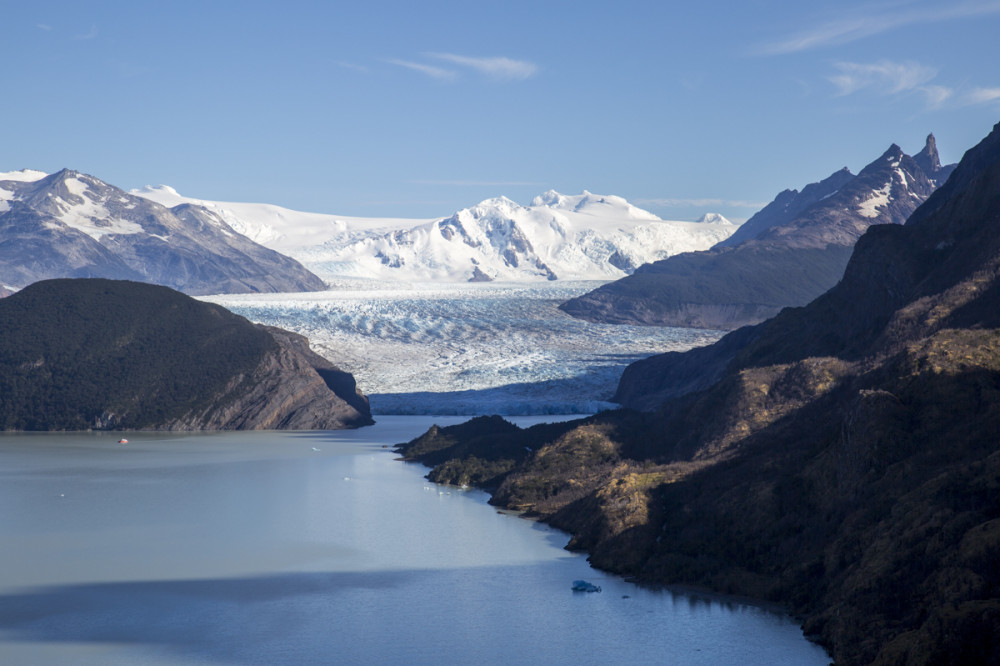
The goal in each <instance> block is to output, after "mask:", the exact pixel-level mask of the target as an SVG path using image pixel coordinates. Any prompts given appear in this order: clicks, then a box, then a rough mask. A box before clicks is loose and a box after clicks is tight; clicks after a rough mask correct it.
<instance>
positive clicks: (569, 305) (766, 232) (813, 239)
mask: <svg viewBox="0 0 1000 666" xmlns="http://www.w3.org/2000/svg"><path fill="white" fill-rule="evenodd" d="M921 155H923V157H921V161H920V162H921V163H923V164H925V165H934V164H937V163H938V159H937V150H936V143H935V142H934V139H933V135H930V136H929V137H928V140H927V143H926V145H925V147H924V150H923V151H922V152H921ZM951 168H952V167H947V168H940V167H937V168H936V169H935V170H934V172H933V173H932V174H927V173H925V172H924V171H923V168H922V167H921V166H920V163H918V161H917V160H915V159H914V158H912V157H910V156H908V155H906V154H905V153H903V151H902V149H900V148H899V146H897V145H896V144H892V145H891V146H890V147H889V148H888V149H887V150H886V151H885V152H883V153H882V155H881V156H879V157H878V158H876V159H875V160H874V161H872V162H871V163H869V164H868V165H867V166H865V168H864V169H862V170H861V171H860V172H859V173H858V174H857V175H856V176H852V175H851V174H850V172H849V171H846V170H845V169H841V170H840V171H836V172H834V173H833V174H832V175H831V176H829V177H828V178H826V179H824V180H823V181H820V182H818V183H813V184H811V185H808V186H806V187H805V188H803V191H802V193H798V192H796V191H794V190H785V191H784V192H782V193H780V194H779V195H778V196H777V197H776V198H775V200H774V201H772V202H771V204H768V206H766V207H765V208H764V209H762V210H761V211H760V212H758V214H756V215H754V216H753V217H752V218H751V219H750V220H748V221H747V222H746V223H745V224H744V225H743V227H742V228H741V230H739V231H737V232H736V233H734V234H733V237H731V238H733V240H731V241H730V240H728V239H727V241H722V242H721V243H719V244H718V245H716V246H715V247H713V248H712V249H710V250H708V251H706V252H699V253H691V254H680V255H675V256H673V257H669V258H667V259H664V260H661V261H658V262H654V263H652V264H648V265H644V266H642V267H640V268H639V269H637V270H636V271H635V273H633V274H632V275H631V276H628V277H626V278H622V279H620V280H618V281H616V282H613V283H609V284H606V285H603V286H601V287H599V288H598V289H596V290H594V291H592V292H590V293H588V294H585V295H583V296H580V297H578V298H575V299H572V300H570V301H568V302H566V303H564V304H563V305H561V306H560V307H561V308H562V309H563V310H564V311H565V312H567V313H569V314H571V315H573V316H576V317H580V318H583V319H587V320H590V321H595V322H603V323H619V324H622V323H624V324H645V325H658V326H688V327H696V328H714V329H735V328H739V327H740V326H744V325H747V324H754V323H757V322H760V321H763V320H764V319H766V318H768V317H770V316H773V315H775V314H777V313H778V312H779V311H780V310H781V309H782V308H783V307H788V306H798V305H804V304H806V303H808V302H809V301H811V300H812V299H813V298H815V297H816V296H819V295H820V294H822V293H823V292H824V291H826V290H827V289H829V288H830V287H832V286H833V285H834V284H836V282H837V280H838V279H840V276H841V275H842V274H843V270H844V268H845V266H846V265H847V260H848V258H849V257H850V253H851V248H852V247H853V245H854V242H855V241H856V240H857V238H858V237H860V235H861V234H862V233H863V232H864V231H865V230H866V229H867V228H868V227H869V226H872V225H874V224H902V223H903V222H904V221H905V220H906V218H907V217H908V216H909V215H910V213H912V212H913V211H914V210H915V209H916V207H917V206H918V205H919V204H920V203H921V202H922V201H924V200H925V199H926V198H927V197H928V196H929V195H930V193H931V192H933V190H934V189H935V187H936V186H937V181H936V180H935V179H936V178H938V177H939V176H942V175H944V174H946V173H950V169H951ZM734 237H735V238H734Z"/></svg>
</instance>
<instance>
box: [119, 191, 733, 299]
mask: <svg viewBox="0 0 1000 666" xmlns="http://www.w3.org/2000/svg"><path fill="white" fill-rule="evenodd" d="M134 193H135V194H137V195H139V196H143V197H147V198H149V199H152V200H154V201H158V202H160V203H162V204H164V205H167V206H176V205H178V204H180V203H185V202H187V203H192V204H197V205H199V206H200V207H204V208H206V209H208V210H211V211H213V212H214V213H215V214H217V215H218V216H220V218H221V219H223V220H225V221H226V223H227V224H229V225H230V226H231V227H233V228H234V229H237V230H239V231H240V232H241V233H243V234H246V235H247V236H248V237H250V238H252V239H254V240H256V241H257V242H259V243H262V244H264V245H266V246H268V247H270V248H272V249H274V250H277V251H279V252H282V253H285V254H287V255H289V256H292V257H295V258H296V259H298V260H299V261H301V262H302V263H304V264H305V265H306V266H308V267H309V268H310V269H311V270H313V271H315V272H316V273H317V274H319V275H321V276H323V277H324V278H325V279H328V280H330V281H335V280H337V279H341V278H377V279H381V280H407V281H428V280H433V281H442V280H447V281H457V282H466V281H470V282H484V281H491V280H506V281H524V280H555V279H563V280H565V279H571V280H608V279H614V278H618V277H621V276H623V275H628V274H630V273H632V272H633V271H634V270H635V269H636V267H638V266H640V265H642V264H644V263H648V262H650V261H655V260H657V259H662V258H664V257H668V256H671V255H674V254H677V253H679V252H689V251H692V250H703V249H708V248H709V247H711V246H712V245H714V244H715V243H717V242H719V241H720V240H722V239H724V238H727V237H728V236H729V235H730V234H731V233H733V231H734V230H735V229H736V225H734V224H732V223H730V222H729V221H728V220H726V219H725V218H723V217H722V216H721V215H706V216H704V217H703V218H702V220H700V221H698V222H680V221H673V220H661V219H660V218H659V217H657V216H656V215H654V214H652V213H650V212H649V211H645V210H642V209H641V208H638V207H636V206H633V205H632V204H630V203H629V202H628V201H626V200H625V199H623V198H621V197H616V196H610V195H599V194H592V193H590V192H586V191H584V192H583V193H582V194H579V195H575V196H567V195H563V194H559V193H558V192H555V191H551V190H550V191H548V192H545V193H544V194H542V195H539V196H537V197H535V198H534V199H533V200H532V202H531V204H530V205H527V206H522V205H520V204H517V203H515V202H513V201H511V200H510V199H508V198H506V197H496V198H492V199H487V200H485V201H482V202H480V203H479V204H477V205H475V206H470V207H468V208H463V209H462V210H460V211H458V212H456V213H455V214H454V215H451V216H448V217H443V218H439V219H433V220H407V219H375V218H355V217H344V216H339V215H321V214H316V213H302V212H298V211H293V210H288V209H287V208H281V207H278V206H271V205H267V204H250V203H225V202H214V201H202V200H199V199H190V198H187V197H183V196H181V195H180V194H178V193H177V192H176V191H175V190H173V189H172V188H169V187H166V186H160V187H146V188H143V189H141V190H134Z"/></svg>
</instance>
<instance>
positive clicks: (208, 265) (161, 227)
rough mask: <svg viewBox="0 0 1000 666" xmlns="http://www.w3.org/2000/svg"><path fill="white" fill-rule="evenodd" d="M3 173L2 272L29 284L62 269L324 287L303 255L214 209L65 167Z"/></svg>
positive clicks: (242, 287) (191, 285) (203, 288)
mask: <svg viewBox="0 0 1000 666" xmlns="http://www.w3.org/2000/svg"><path fill="white" fill-rule="evenodd" d="M38 173H39V172H30V171H24V172H15V173H14V174H5V175H6V176H10V175H13V176H14V178H13V179H11V178H8V179H6V180H0V274H2V275H3V282H4V284H6V285H8V286H11V287H17V288H20V287H23V286H25V285H27V284H30V283H32V282H35V281H38V280H42V279H48V278H58V277H107V278H113V279H129V280H137V281H145V282H154V283H159V284H164V285H166V286H171V287H175V288H178V289H181V290H183V291H186V292H188V293H191V294H209V293H220V292H226V291H228V292H230V293H248V292H259V291H316V290H322V289H324V288H325V284H324V283H323V282H322V280H320V279H319V278H318V277H316V276H315V275H314V274H312V273H310V272H309V271H307V270H306V269H305V268H304V267H303V266H301V265H300V264H299V263H298V262H296V261H295V260H293V259H290V258H288V257H285V256H283V255H281V254H279V253H277V252H274V251H273V250H270V249H268V248H265V247H263V246H261V245H258V244H256V243H254V242H252V241H251V240H249V239H247V238H245V237H243V236H241V235H240V234H238V233H237V232H236V231H235V230H233V229H232V228H230V227H229V226H228V225H227V224H225V222H224V221H222V220H221V219H218V218H217V217H213V216H212V215H211V213H210V212H207V211H202V210H200V209H196V208H189V209H186V210H184V211H178V212H179V213H180V214H179V215H178V214H175V213H174V212H171V211H168V210H166V209H165V208H163V207H161V206H160V205H159V204H156V203H154V202H150V201H148V200H146V199H142V198H140V197H136V196H135V195H132V194H128V193H126V192H124V191H122V190H120V189H119V188H116V187H114V186H113V185H109V184H107V183H105V182H103V181H101V180H99V179H97V178H95V177H93V176H90V175H87V174H82V173H80V172H77V171H72V170H69V169H63V170H61V171H58V172H56V173H53V174H49V175H44V176H43V177H40V178H34V176H36V175H37V174H38Z"/></svg>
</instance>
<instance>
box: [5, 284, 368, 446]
mask: <svg viewBox="0 0 1000 666" xmlns="http://www.w3.org/2000/svg"><path fill="white" fill-rule="evenodd" d="M0 331H3V335H2V336H0V397H2V399H0V430H86V429H154V430H199V429H262V428H263V429H273V428H294V429H334V428H344V427H356V426H361V425H368V424H370V423H371V422H372V421H371V416H370V413H369V410H368V402H367V399H366V398H364V396H362V395H360V394H359V393H357V391H356V388H355V385H354V379H353V377H351V376H350V375H349V374H348V373H346V372H343V371H341V370H339V369H338V368H336V367H335V366H333V365H332V364H331V363H330V362H329V361H327V360H325V359H323V358H322V357H320V356H318V355H316V354H314V353H312V352H311V351H309V348H308V343H307V342H306V340H305V338H302V337H301V336H298V335H296V334H293V333H289V332H287V331H282V330H280V329H273V328H265V327H261V326H256V325H254V324H251V323H250V322H248V321H247V320H246V319H244V318H242V317H239V316H237V315H234V314H232V313H231V312H229V311H228V310H226V309H224V308H222V307H220V306H217V305H213V304H208V303H202V302H200V301H196V300H194V299H192V298H190V297H188V296H185V295H183V294H181V293H179V292H176V291H174V290H172V289H168V288H166V287H160V286H154V285H149V284H143V283H138V282H129V281H119V280H105V279H97V278H94V279H75V280H74V279H57V280H47V281H42V282H36V283H34V284H32V285H30V286H28V287H26V288H25V289H23V290H21V291H19V292H18V293H16V294H14V295H13V296H9V297H7V298H4V299H2V300H0Z"/></svg>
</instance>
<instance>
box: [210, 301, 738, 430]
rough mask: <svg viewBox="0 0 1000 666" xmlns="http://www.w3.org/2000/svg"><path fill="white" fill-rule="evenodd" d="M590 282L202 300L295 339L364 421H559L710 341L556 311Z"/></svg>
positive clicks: (708, 334)
mask: <svg viewBox="0 0 1000 666" xmlns="http://www.w3.org/2000/svg"><path fill="white" fill-rule="evenodd" d="M600 284H602V283H601V282H559V283H554V284H553V283H545V284H530V283H508V284H497V283H485V284H467V285H464V284H445V285H441V284H429V283H427V284H415V285H405V286H404V285H400V284H398V283H387V282H374V281H353V282H352V281H345V282H343V283H342V287H341V288H338V289H335V290H331V291H327V292H321V293H303V294H267V295H256V294H255V295H239V296H230V295H226V296H213V297H205V300H210V301H212V302H215V303H219V304H221V305H223V306H225V307H227V308H229V309H230V310H232V311H234V312H236V313H238V314H240V315H243V316H245V317H247V318H248V319H250V320H251V321H256V322H260V323H264V324H268V325H272V326H280V327H282V328H286V329H289V330H292V331H295V332H297V333H301V334H303V335H305V336H307V337H308V338H309V340H310V343H311V345H312V347H313V349H314V350H315V351H317V352H318V353H320V354H321V355H323V356H325V357H327V358H329V359H330V360H331V361H333V362H334V363H336V364H337V365H339V366H340V367H341V368H343V369H344V370H347V371H349V372H351V373H353V374H354V376H355V377H356V379H357V380H358V386H359V388H360V389H361V390H362V391H363V392H364V393H366V394H367V395H368V396H369V398H370V400H371V405H372V411H373V412H374V413H376V414H480V413H499V414H509V415H515V414H570V413H591V412H594V411H598V410H600V409H606V408H610V407H613V406H614V405H613V404H612V403H609V402H607V401H608V399H609V398H610V397H611V395H613V393H614V391H615V388H616V387H617V383H618V379H619V378H620V376H621V373H622V371H623V370H624V368H625V366H626V365H627V364H628V363H630V362H632V361H634V360H637V359H639V358H643V357H645V356H649V355H652V354H656V353H661V352H666V351H679V350H683V349H688V348H690V347H693V346H697V345H703V344H708V343H710V342H713V341H715V340H716V339H718V338H719V337H720V335H721V332H718V331H705V330H699V329H680V328H666V327H645V326H612V325H607V324H593V323H590V322H585V321H582V320H579V319H574V318H572V317H570V316H569V315H567V314H565V313H563V312H562V311H560V310H559V309H558V307H557V306H558V304H559V303H561V302H563V301H565V300H568V299H569V298H572V297H574V296H578V295H580V294H582V293H585V292H587V291H590V290H591V289H594V288H595V287H597V286H598V285H600Z"/></svg>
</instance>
